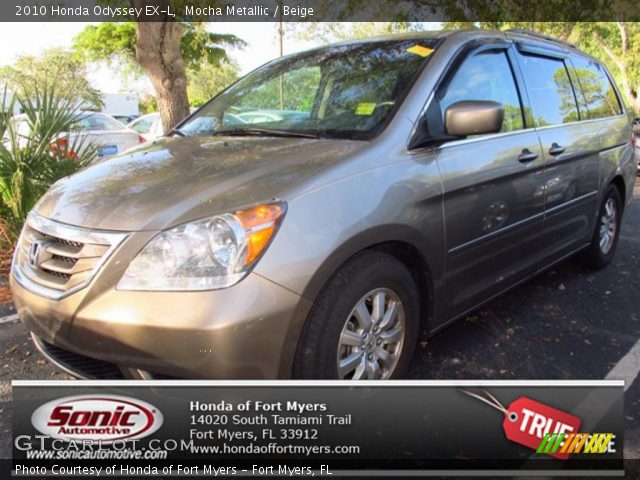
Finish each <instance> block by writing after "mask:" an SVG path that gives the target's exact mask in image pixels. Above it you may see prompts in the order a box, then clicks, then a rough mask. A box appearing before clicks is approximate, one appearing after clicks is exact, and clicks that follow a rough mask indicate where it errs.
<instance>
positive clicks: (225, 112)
mask: <svg viewBox="0 0 640 480" xmlns="http://www.w3.org/2000/svg"><path fill="white" fill-rule="evenodd" d="M437 42H438V40H437V39H434V38H424V39H420V40H415V39H413V40H393V41H380V42H370V43H361V44H356V45H337V46H333V47H327V48H324V49H321V50H314V51H311V52H307V53H303V54H300V55H295V56H291V57H287V58H285V59H283V60H280V61H275V62H272V63H269V64H267V65H265V66H263V67H261V68H259V69H257V70H255V71H254V72H252V73H250V74H249V75H247V76H246V77H244V78H242V79H240V80H239V81H238V82H237V83H235V84H234V85H232V86H231V87H229V88H228V89H227V90H225V91H224V92H222V93H221V94H220V95H218V96H217V97H215V98H214V99H213V100H212V101H210V102H209V103H207V104H206V105H205V106H204V107H202V108H201V109H200V110H199V111H198V112H196V113H195V114H194V115H193V116H192V117H190V118H189V119H187V120H186V121H185V122H184V123H182V124H181V125H180V126H179V130H180V133H181V134H184V135H218V134H219V135H223V134H255V133H263V134H269V132H271V133H277V134H279V135H288V134H291V135H295V134H299V135H306V136H309V135H312V136H319V137H334V138H349V139H369V138H372V137H373V136H375V135H376V134H377V133H378V132H379V131H380V130H381V129H382V128H384V126H385V125H386V122H387V120H389V119H390V117H391V116H392V114H393V112H394V111H395V109H396V107H397V106H399V104H400V102H402V100H403V99H404V96H405V95H406V93H407V92H408V90H409V88H410V87H411V86H412V84H413V82H414V80H415V78H416V77H417V75H418V73H419V72H420V71H421V70H422V67H423V66H424V65H425V64H426V62H427V61H428V59H429V57H430V55H431V53H432V52H433V49H434V48H435V45H436V43H437Z"/></svg>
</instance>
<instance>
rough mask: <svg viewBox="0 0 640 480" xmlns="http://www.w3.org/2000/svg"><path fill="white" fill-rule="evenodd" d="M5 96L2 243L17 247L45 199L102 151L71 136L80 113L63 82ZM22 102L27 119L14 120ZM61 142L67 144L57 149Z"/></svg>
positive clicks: (1, 116)
mask: <svg viewBox="0 0 640 480" xmlns="http://www.w3.org/2000/svg"><path fill="white" fill-rule="evenodd" d="M2 97H3V99H2V100H3V102H4V105H6V106H7V107H8V110H7V111H5V112H2V113H0V137H1V138H2V143H1V144H0V243H2V244H5V245H3V247H11V246H12V244H13V243H14V242H15V241H16V239H17V237H18V235H19V233H20V230H21V228H22V224H23V223H24V221H25V219H26V217H27V214H28V213H29V211H30V210H31V209H32V208H33V207H34V205H35V204H36V202H37V200H38V199H39V198H40V196H42V194H44V193H45V192H46V191H47V189H48V188H49V187H50V186H51V185H52V184H53V183H55V182H56V181H57V180H58V179H60V178H62V177H65V176H67V175H70V174H72V173H73V172H75V171H76V170H78V169H79V168H80V167H82V166H83V165H85V164H86V163H87V162H88V161H90V160H91V159H92V158H94V157H95V154H96V148H95V146H94V145H92V144H91V143H90V142H88V141H87V140H86V137H82V136H80V135H74V136H70V135H69V134H68V132H69V131H70V129H71V127H72V125H73V124H74V123H75V122H76V121H77V119H78V115H79V111H78V110H77V103H76V100H75V98H74V95H72V94H71V92H69V91H67V90H63V89H62V88H61V87H60V86H59V85H58V84H56V83H52V82H47V81H44V82H43V83H42V84H41V85H39V86H36V87H33V88H30V87H25V89H24V92H23V93H20V94H15V93H14V94H11V95H8V94H7V92H6V90H5V91H4V93H3V95H2ZM16 104H18V105H19V106H20V109H21V110H22V111H23V112H24V115H22V116H20V117H12V116H11V112H12V111H13V107H14V105H16ZM61 139H64V140H65V142H64V143H65V146H59V147H58V148H52V142H53V141H54V140H55V141H56V142H57V145H61V144H62V143H58V142H60V140H61ZM6 244H8V245H6Z"/></svg>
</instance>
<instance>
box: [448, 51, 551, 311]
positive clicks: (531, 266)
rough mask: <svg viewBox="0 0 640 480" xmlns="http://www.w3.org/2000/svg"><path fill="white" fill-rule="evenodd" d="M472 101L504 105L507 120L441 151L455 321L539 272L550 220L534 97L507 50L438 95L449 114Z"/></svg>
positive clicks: (464, 67)
mask: <svg viewBox="0 0 640 480" xmlns="http://www.w3.org/2000/svg"><path fill="white" fill-rule="evenodd" d="M464 100H491V101H496V102H499V103H500V104H502V106H503V107H504V110H505V119H504V123H503V128H502V131H501V132H500V133H497V134H491V135H485V136H477V137H470V138H467V139H464V140H458V141H454V142H450V143H447V144H444V145H443V146H441V147H440V148H439V149H438V150H437V162H438V166H439V168H440V172H441V177H442V182H443V189H444V204H443V208H444V216H445V223H446V236H447V238H446V240H447V265H446V286H445V288H446V295H447V300H448V301H447V303H448V310H449V314H448V317H449V318H453V317H456V316H459V315H461V314H463V313H465V312H467V311H469V310H470V309H472V308H473V307H475V306H477V305H478V304H479V303H481V302H483V301H485V300H487V299H488V298H490V297H492V296H495V295H497V294H499V293H500V292H502V291H504V290H505V289H506V288H508V287H509V286H511V285H513V284H515V283H517V282H519V281H521V280H523V279H525V278H527V277H528V276H529V275H531V274H532V273H533V272H534V271H535V270H536V266H537V262H538V261H539V248H540V234H541V231H542V222H543V215H544V190H543V185H544V158H543V155H542V151H541V149H540V142H539V139H538V135H537V133H536V131H535V130H534V129H533V128H527V127H528V126H529V125H527V120H529V119H528V118H527V119H525V117H526V115H525V114H524V113H525V112H527V111H528V107H526V105H527V101H526V97H524V96H523V95H522V94H521V92H520V91H519V89H518V87H517V84H516V81H515V77H514V65H513V64H512V59H511V58H510V55H509V54H508V50H507V49H506V48H505V49H489V50H483V51H480V52H476V53H473V54H471V55H470V56H468V57H467V58H466V59H465V60H464V61H463V62H462V63H461V64H460V66H459V67H458V69H457V71H456V72H455V73H454V74H453V76H452V77H451V80H450V81H449V82H448V84H447V85H446V86H445V87H444V88H443V89H441V90H440V91H439V92H438V101H439V103H440V109H441V112H442V113H443V114H444V112H445V111H446V109H447V107H448V106H450V105H452V104H453V103H456V102H459V101H464ZM523 100H524V101H523Z"/></svg>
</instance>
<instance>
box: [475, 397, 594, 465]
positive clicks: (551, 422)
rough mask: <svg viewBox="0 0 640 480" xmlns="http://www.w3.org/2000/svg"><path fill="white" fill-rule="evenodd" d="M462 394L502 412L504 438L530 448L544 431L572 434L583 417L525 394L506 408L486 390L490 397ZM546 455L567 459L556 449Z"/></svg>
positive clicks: (534, 448)
mask: <svg viewBox="0 0 640 480" xmlns="http://www.w3.org/2000/svg"><path fill="white" fill-rule="evenodd" d="M464 393H466V394H467V395H469V396H470V397H473V398H476V399H478V400H480V401H482V402H484V403H486V404H487V405H489V406H491V407H493V408H495V409H496V410H499V411H501V412H502V413H503V414H504V420H503V421H502V428H503V430H504V434H505V436H506V437H507V439H508V440H511V441H512V442H515V443H519V444H520V445H524V446H526V447H529V448H532V449H533V450H537V449H538V446H539V445H540V442H541V441H542V438H543V437H544V435H545V434H547V433H575V432H578V429H579V428H580V425H581V424H582V420H581V419H580V418H578V417H576V416H575V415H571V414H569V413H567V412H563V411H562V410H558V409H557V408H553V407H550V406H548V405H545V404H544V403H540V402H536V401H535V400H532V399H530V398H527V397H520V398H518V399H517V400H515V401H513V402H512V403H511V405H509V406H508V407H506V408H505V407H504V406H503V405H502V404H501V403H500V402H499V401H498V400H497V399H496V398H495V397H494V396H493V395H491V394H490V393H489V392H487V391H485V392H484V393H485V394H486V395H487V396H488V397H489V399H487V398H484V397H481V396H480V395H478V394H475V393H471V392H467V391H465V392H464ZM548 455H551V456H552V457H555V458H559V459H561V460H566V459H567V458H569V455H568V454H567V453H559V452H556V453H553V454H548Z"/></svg>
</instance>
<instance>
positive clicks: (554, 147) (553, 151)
mask: <svg viewBox="0 0 640 480" xmlns="http://www.w3.org/2000/svg"><path fill="white" fill-rule="evenodd" d="M564 150H565V148H564V147H561V146H560V145H558V144H557V143H556V142H553V143H552V144H551V148H550V149H549V155H560V154H561V153H564Z"/></svg>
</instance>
